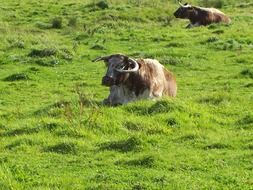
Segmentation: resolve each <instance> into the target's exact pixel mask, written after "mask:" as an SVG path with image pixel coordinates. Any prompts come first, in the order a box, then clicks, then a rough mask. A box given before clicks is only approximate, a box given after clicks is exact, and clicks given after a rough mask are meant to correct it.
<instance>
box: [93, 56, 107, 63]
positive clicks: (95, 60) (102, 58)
mask: <svg viewBox="0 0 253 190" xmlns="http://www.w3.org/2000/svg"><path fill="white" fill-rule="evenodd" d="M108 57H109V56H103V57H97V58H96V59H94V60H92V62H98V61H105V60H106V59H108Z"/></svg>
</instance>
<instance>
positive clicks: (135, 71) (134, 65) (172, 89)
mask: <svg viewBox="0 0 253 190" xmlns="http://www.w3.org/2000/svg"><path fill="white" fill-rule="evenodd" d="M96 61H104V62H105V64H106V66H107V72H106V75H105V76H104V77H103V79H102V85H104V86H108V87H110V94H109V96H108V98H106V99H105V100H104V104H107V105H118V104H126V103H128V102H131V101H135V100H139V99H155V98H158V97H161V96H163V95H167V96H171V97H175V96H176V93H177V85H176V80H175V77H174V76H173V75H172V73H171V72H169V71H168V70H166V69H165V68H164V66H163V65H161V64H160V63H159V62H158V61H157V60H155V59H138V60H135V59H132V58H129V57H128V56H126V55H122V54H114V55H110V56H105V57H99V58H97V59H95V60H93V62H96Z"/></svg>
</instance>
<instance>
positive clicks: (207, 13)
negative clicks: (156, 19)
mask: <svg viewBox="0 0 253 190" xmlns="http://www.w3.org/2000/svg"><path fill="white" fill-rule="evenodd" d="M179 5H180V7H179V8H178V9H177V10H176V12H174V16H175V17H176V18H182V19H189V20H190V24H188V25H187V26H186V28H192V27H196V26H201V25H203V26H206V25H209V24H212V23H220V22H223V23H226V24H230V23H231V20H230V18H229V17H228V16H226V15H225V14H224V13H223V12H221V11H220V10H218V9H215V8H203V7H197V6H192V5H190V4H188V3H185V4H184V5H183V4H182V3H180V2H179Z"/></svg>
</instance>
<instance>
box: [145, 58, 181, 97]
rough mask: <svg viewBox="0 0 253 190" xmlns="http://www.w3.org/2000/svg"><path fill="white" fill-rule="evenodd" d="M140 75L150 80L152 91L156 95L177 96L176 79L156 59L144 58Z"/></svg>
mask: <svg viewBox="0 0 253 190" xmlns="http://www.w3.org/2000/svg"><path fill="white" fill-rule="evenodd" d="M140 75H142V76H143V77H144V78H145V80H148V81H150V86H149V88H150V91H151V93H152V94H153V96H154V97H161V96H162V95H168V96H172V97H175V96H176V92H177V85H176V79H175V77H174V76H173V74H172V73H171V72H170V71H168V70H166V69H165V68H164V66H163V65H162V64H160V63H159V61H157V60H155V59H143V60H142V61H141V67H140Z"/></svg>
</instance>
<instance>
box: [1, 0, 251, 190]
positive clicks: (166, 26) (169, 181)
mask: <svg viewBox="0 0 253 190" xmlns="http://www.w3.org/2000/svg"><path fill="white" fill-rule="evenodd" d="M191 3H195V4H197V3H200V4H201V3H202V4H203V3H207V1H197V0H196V1H192V2H191ZM209 3H210V2H209ZM215 3H219V1H215ZM219 6H221V10H222V11H224V12H225V13H227V14H228V15H230V16H231V19H232V24H231V25H230V26H225V25H211V26H208V27H198V28H193V29H190V30H186V29H185V28H184V27H185V26H186V25H187V22H188V21H185V20H179V19H175V18H174V17H173V16H172V13H173V11H174V10H175V9H176V8H177V7H178V5H177V4H176V1H172V0H171V1H162V0H160V1H153V0H140V1H127V0H117V1H116V0H108V1H107V3H101V2H100V3H99V1H80V0H79V1H73V0H71V1H67V0H60V1H57V2H54V1H49V0H44V1H34V0H32V1H27V0H25V1H22V2H21V1H20V2H16V1H12V2H11V1H7V0H3V1H2V2H1V5H0V10H1V11H0V32H1V35H0V89H1V90H0V137H1V138H0V189H4V190H7V189H36V190H37V189H75V190H76V189H135V190H137V189H231V190H232V189H233V190H234V189H238V190H239V189H240V190H241V189H245V190H249V189H253V171H252V170H253V162H252V161H253V153H252V149H253V148H252V147H253V131H252V130H253V112H252V111H253V65H252V64H253V61H252V60H253V55H252V52H253V33H252V31H253V19H252V18H253V9H252V3H251V1H249V0H248V1H247V0H245V1H241V2H238V1H235V0H232V1H228V0H223V1H222V4H219ZM113 53H124V54H127V55H130V56H132V57H135V58H137V57H143V58H156V59H158V60H160V62H161V63H163V64H164V65H165V67H166V68H168V69H170V70H171V71H172V72H173V73H174V74H175V76H176V78H177V83H178V95H177V97H176V98H175V99H170V98H163V99H161V100H158V101H147V100H146V101H145V100H144V101H139V102H134V103H130V104H128V105H124V106H118V107H106V106H103V105H102V104H101V101H102V100H103V98H105V97H106V96H108V93H109V91H108V88H106V87H103V86H101V78H102V76H103V75H104V73H105V66H104V64H101V63H92V62H91V60H92V59H94V58H96V57H97V56H101V55H108V54H113Z"/></svg>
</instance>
